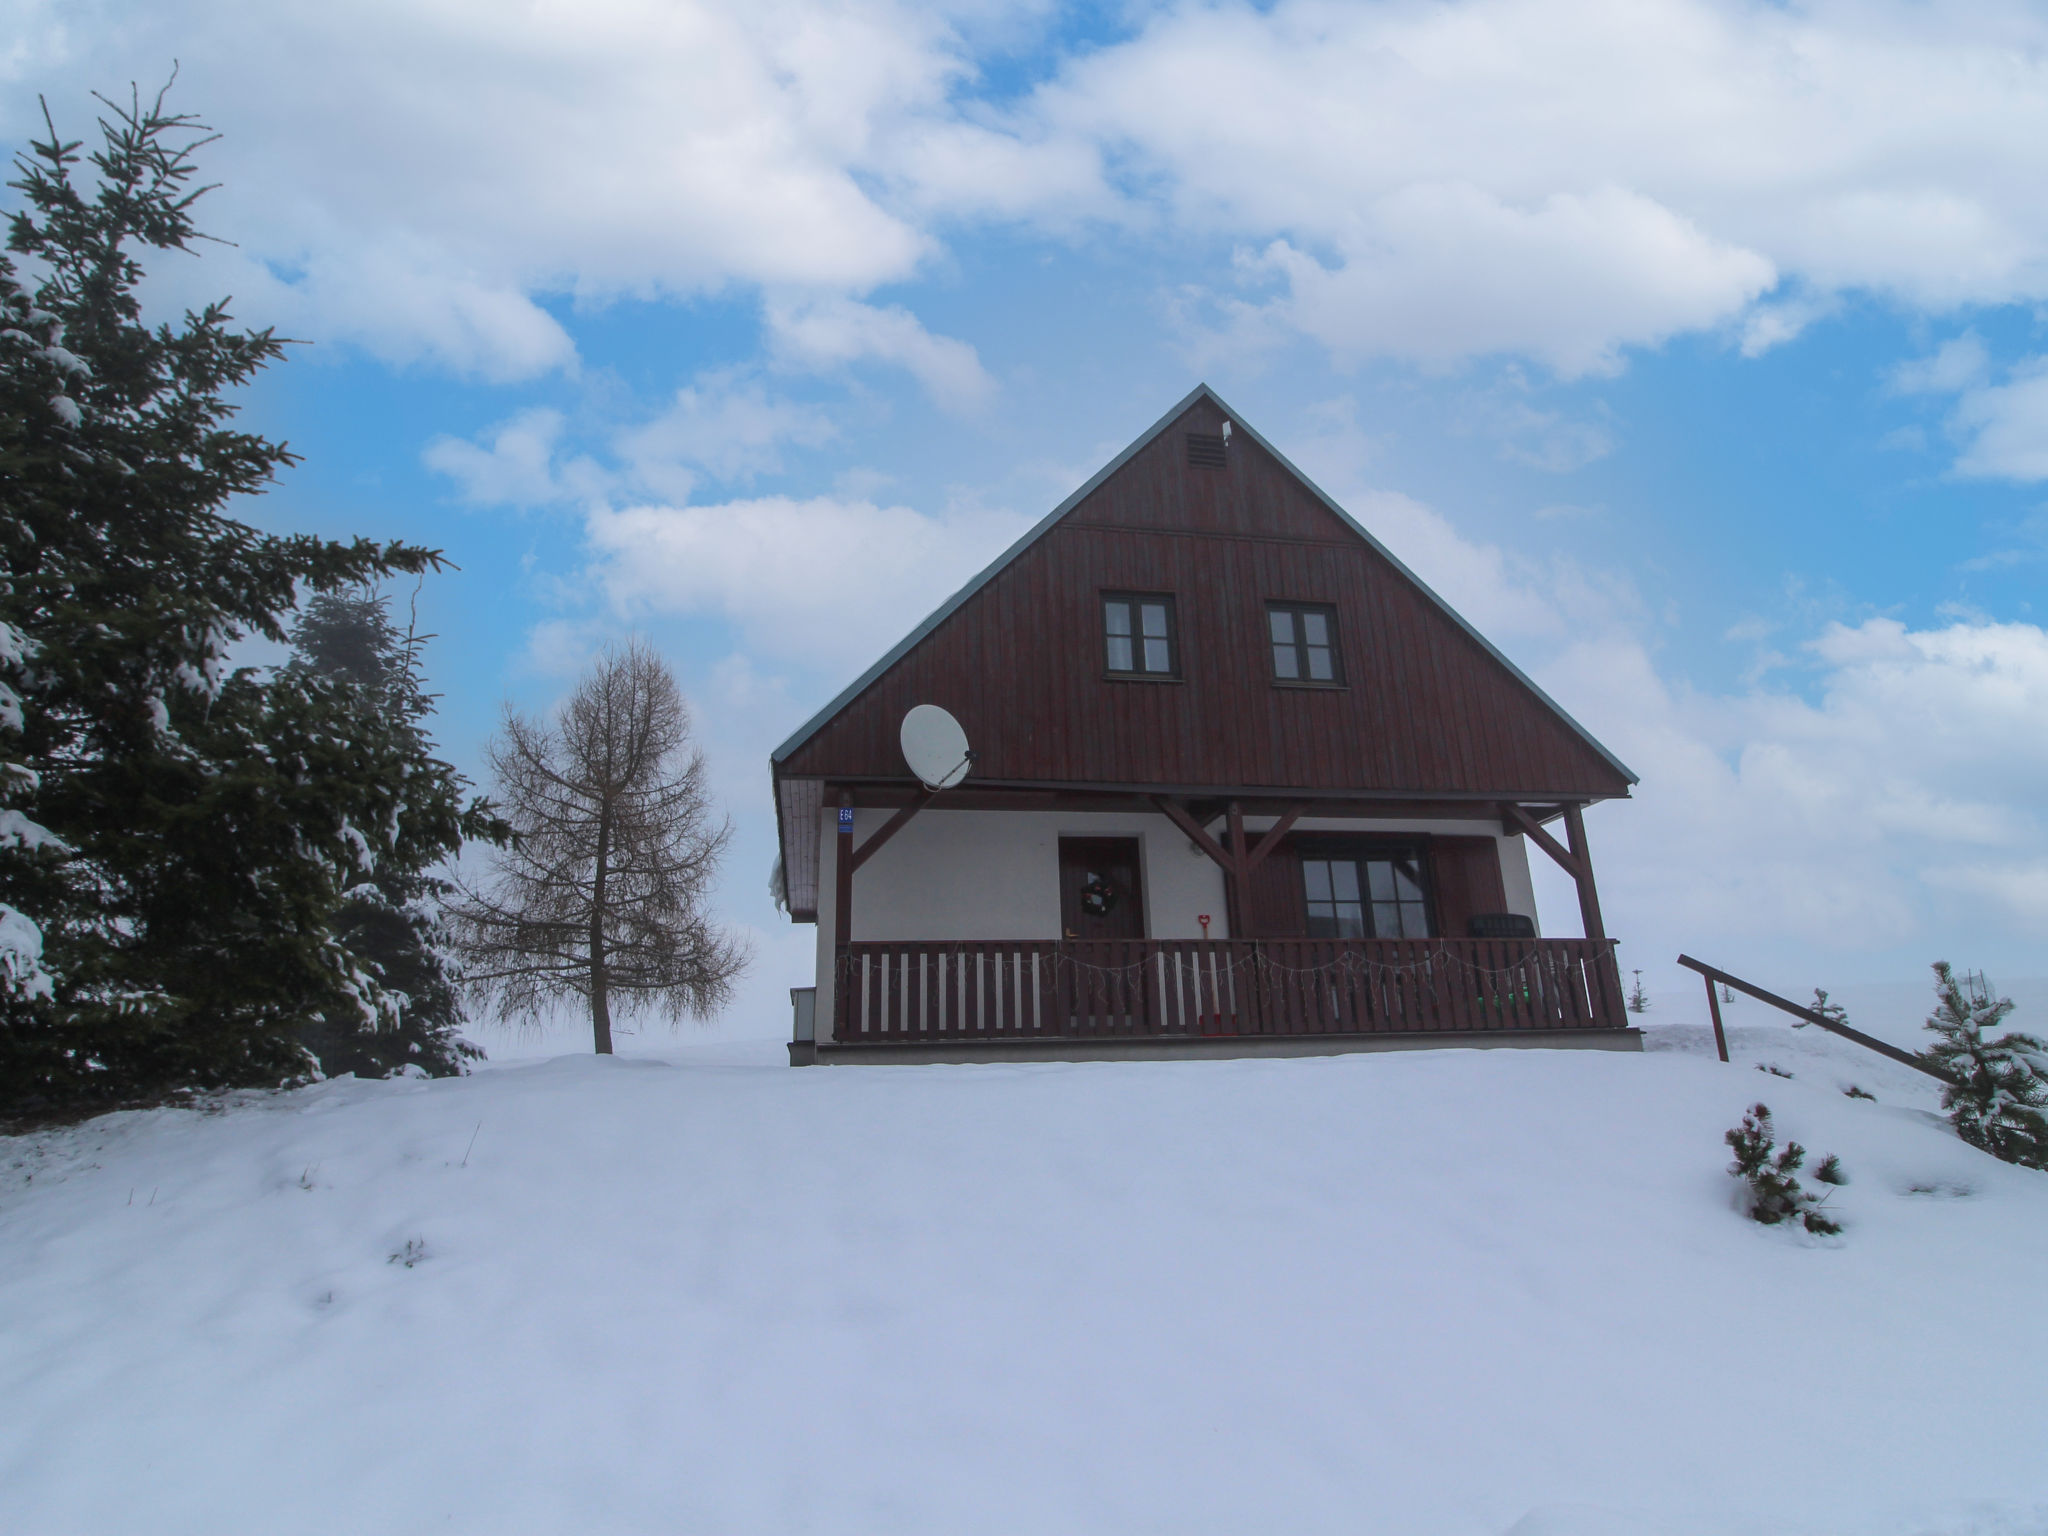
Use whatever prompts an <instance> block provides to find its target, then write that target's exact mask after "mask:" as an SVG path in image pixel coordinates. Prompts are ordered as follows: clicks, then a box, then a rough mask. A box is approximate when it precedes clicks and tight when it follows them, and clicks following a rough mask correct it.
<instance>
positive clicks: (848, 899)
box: [832, 789, 853, 956]
mask: <svg viewBox="0 0 2048 1536" xmlns="http://www.w3.org/2000/svg"><path fill="white" fill-rule="evenodd" d="M832 872H833V875H834V878H835V880H836V882H837V883H836V885H835V887H834V889H835V892H836V899H835V900H834V901H833V903H832V909H833V910H832V949H833V953H834V955H835V956H843V955H844V954H845V953H846V946H847V945H849V944H851V943H852V942H853V791H852V790H850V789H842V790H841V791H839V843H838V857H837V858H835V859H834V860H833V861H832Z"/></svg>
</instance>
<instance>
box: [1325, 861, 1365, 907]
mask: <svg viewBox="0 0 2048 1536" xmlns="http://www.w3.org/2000/svg"><path fill="white" fill-rule="evenodd" d="M1330 883H1331V886H1332V888H1333V889H1334V890H1335V891H1336V894H1337V899H1338V900H1339V901H1356V900H1358V865H1357V864H1356V863H1354V862H1353V861H1352V860H1350V859H1335V860H1332V861H1331V863H1330Z"/></svg>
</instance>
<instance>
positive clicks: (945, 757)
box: [903, 704, 974, 789]
mask: <svg viewBox="0 0 2048 1536" xmlns="http://www.w3.org/2000/svg"><path fill="white" fill-rule="evenodd" d="M903 761H904V762H906V763H908V764H910V771H911V772H912V773H914V774H916V775H917V778H918V782H919V783H921V784H923V785H924V787H925V788H926V789H951V788H952V787H953V786H954V785H955V784H958V783H959V782H960V781H961V780H962V779H964V778H966V777H967V771H968V769H969V768H971V767H972V766H973V765H974V753H973V751H972V749H970V748H969V747H968V745H967V733H966V732H965V731H963V730H961V729H960V722H959V721H958V720H955V719H954V718H953V717H952V716H951V715H949V714H947V713H946V711H945V710H943V709H941V708H939V706H938V705H936V704H920V705H918V706H917V707H916V708H914V709H912V710H911V712H910V713H909V714H907V715H905V716H904V717H903Z"/></svg>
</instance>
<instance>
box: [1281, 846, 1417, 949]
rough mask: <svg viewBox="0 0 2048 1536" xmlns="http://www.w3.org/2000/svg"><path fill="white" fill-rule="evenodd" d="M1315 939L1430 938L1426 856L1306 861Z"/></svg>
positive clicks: (1395, 854)
mask: <svg viewBox="0 0 2048 1536" xmlns="http://www.w3.org/2000/svg"><path fill="white" fill-rule="evenodd" d="M1301 876H1302V885H1303V894H1304V895H1305V896H1306V897H1307V900H1308V934H1309V937H1310V938H1312V939H1426V938H1428V937H1429V936H1430V934H1429V900H1428V898H1427V897H1426V896H1425V895H1424V894H1423V887H1422V860H1421V858H1420V857H1419V856H1418V855H1416V854H1412V853H1406V852H1390V853H1387V854H1383V855H1381V854H1374V855H1367V856H1365V857H1362V858H1324V857H1310V858H1304V859H1303V860H1302V861H1301Z"/></svg>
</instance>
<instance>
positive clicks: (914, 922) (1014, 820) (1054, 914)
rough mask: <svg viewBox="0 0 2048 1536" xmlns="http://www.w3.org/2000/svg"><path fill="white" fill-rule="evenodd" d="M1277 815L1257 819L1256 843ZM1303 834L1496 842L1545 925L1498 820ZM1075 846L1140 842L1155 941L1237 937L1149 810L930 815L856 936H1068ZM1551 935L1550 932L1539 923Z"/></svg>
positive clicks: (892, 852) (869, 870)
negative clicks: (1064, 896) (1062, 865)
mask: <svg viewBox="0 0 2048 1536" xmlns="http://www.w3.org/2000/svg"><path fill="white" fill-rule="evenodd" d="M893 814H894V813H893V812H891V811H888V810H856V811H855V812H854V827H853V832H854V842H855V844H856V846H857V845H859V844H861V843H864V842H866V841H867V839H868V838H870V837H872V836H873V835H874V834H875V832H876V831H877V830H878V829H879V828H880V827H881V826H882V825H883V823H885V822H886V821H888V820H889V818H890V816H891V815H893ZM837 817H838V812H837V810H836V809H834V808H833V807H830V806H827V807H826V808H825V809H824V811H823V812H822V813H821V814H820V816H819V818H818V839H819V848H818V948H817V985H818V1015H817V1017H818V1031H819V1038H820V1039H824V1038H827V1037H828V1035H829V1032H830V1021H831V1018H832V996H831V989H832V936H833V931H834V926H835V924H836V922H837V919H838V891H839V884H838V879H837V860H838V846H837V843H838V838H837V832H838V821H837ZM1272 824H1273V823H1272V819H1271V818H1258V817H1250V818H1247V819H1246V822H1245V827H1246V830H1247V831H1248V832H1251V833H1253V834H1258V833H1263V832H1264V831H1265V830H1266V829H1267V828H1269V827H1270V826H1271V825H1272ZM1295 830H1296V831H1301V832H1379V833H1390V834H1396V835H1399V834H1409V835H1415V834H1428V835H1434V836H1439V837H1492V838H1493V839H1494V840H1495V842H1496V844H1497V845H1498V847H1499V850H1500V861H1501V884H1502V886H1503V888H1504V890H1505V893H1506V897H1507V905H1508V910H1509V911H1511V912H1520V913H1522V914H1524V915H1525V916H1527V917H1528V918H1529V920H1530V921H1531V922H1537V921H1538V919H1537V914H1536V893H1535V888H1534V886H1533V884H1532V883H1531V882H1530V879H1529V854H1528V848H1527V846H1526V844H1525V842H1524V840H1523V839H1522V838H1521V837H1507V836H1503V835H1502V834H1501V831H1500V824H1499V823H1498V822H1494V821H1449V820H1446V821H1420V822H1418V821H1393V820H1383V819H1370V818H1359V819H1336V818H1328V817H1304V818H1303V819H1302V820H1300V821H1298V822H1296V823H1295ZM1063 837H1134V838H1136V839H1137V840H1138V844H1139V860H1140V881H1141V883H1142V885H1143V887H1144V898H1145V932H1146V934H1147V936H1148V937H1151V938H1156V939H1199V938H1200V937H1202V928H1201V924H1200V923H1199V922H1198V921H1197V918H1198V917H1199V916H1200V915H1201V914H1203V913H1207V914H1208V915H1209V919H1210V922H1209V937H1211V938H1216V939H1226V938H1229V937H1230V931H1229V922H1228V919H1227V918H1226V916H1225V912H1224V893H1223V871H1222V870H1220V869H1218V868H1217V867H1216V865H1215V863H1214V861H1212V860H1211V859H1210V858H1209V857H1208V856H1207V855H1206V854H1204V853H1203V852H1202V851H1201V850H1200V849H1198V848H1196V847H1195V846H1194V844H1193V843H1191V842H1190V841H1189V840H1188V837H1187V834H1186V833H1184V832H1182V831H1181V830H1180V828H1178V827H1176V826H1175V825H1174V824H1173V823H1172V822H1170V821H1168V820H1167V819H1166V818H1165V817H1164V816H1161V815H1159V814H1157V813H1156V812H1155V813H1152V814H1146V813H1143V812H1137V811H1131V812H1090V813H1080V814H1076V813H1070V812H1063V811H941V810H928V811H922V812H920V813H919V814H918V815H917V816H916V817H914V818H913V819H912V820H911V821H910V822H908V823H907V824H906V825H905V826H904V828H903V829H902V831H900V832H898V833H897V834H896V836H895V837H893V838H891V839H890V840H889V842H888V843H887V844H886V845H884V846H883V848H882V849H881V850H880V851H879V852H878V853H876V854H875V856H874V857H873V858H871V859H869V860H868V861H867V863H865V864H863V865H862V866H861V868H860V870H859V872H858V873H857V874H856V875H855V876H854V885H853V937H854V939H855V941H856V942H860V941H874V940H888V939H936V940H944V939H1056V938H1058V937H1059V936H1060V890H1059V841H1060V839H1061V838H1063ZM1539 931H1540V923H1539Z"/></svg>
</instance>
